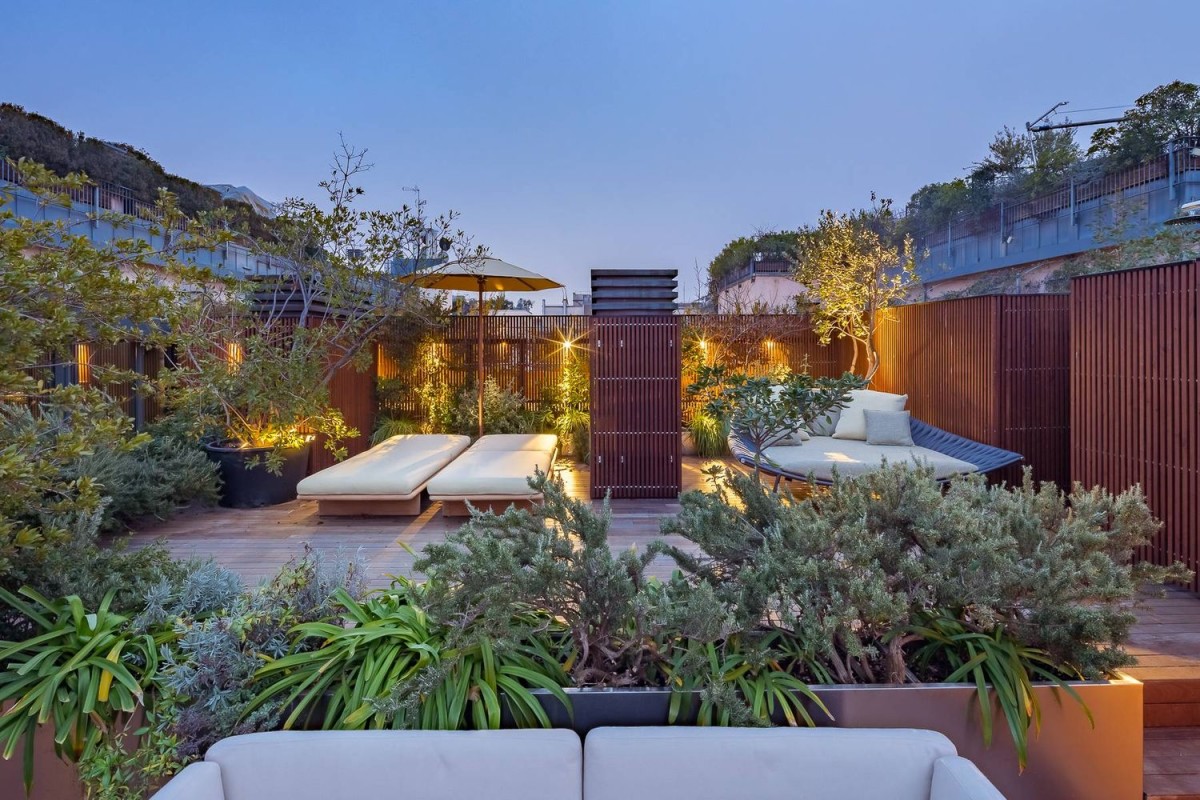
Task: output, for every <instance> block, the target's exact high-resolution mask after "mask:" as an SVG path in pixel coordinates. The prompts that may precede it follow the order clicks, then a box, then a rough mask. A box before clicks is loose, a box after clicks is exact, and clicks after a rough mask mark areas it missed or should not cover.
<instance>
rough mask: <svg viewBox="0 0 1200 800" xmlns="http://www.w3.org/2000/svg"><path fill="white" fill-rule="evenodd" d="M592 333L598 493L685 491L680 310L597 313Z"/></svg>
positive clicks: (655, 494)
mask: <svg viewBox="0 0 1200 800" xmlns="http://www.w3.org/2000/svg"><path fill="white" fill-rule="evenodd" d="M592 340H593V343H592V348H591V349H592V363H591V410H592V442H591V450H592V487H591V491H592V496H593V497H603V496H604V495H605V494H606V493H610V492H611V494H612V496H613V497H677V496H678V495H679V492H680V489H681V488H682V479H683V478H682V471H681V470H682V467H681V463H682V462H681V456H682V454H681V452H680V435H679V431H680V427H681V415H680V403H679V397H680V391H681V386H680V383H681V381H680V363H679V349H680V340H679V317H676V316H660V317H650V316H642V317H595V318H593V319H592Z"/></svg>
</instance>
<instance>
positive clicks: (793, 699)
mask: <svg viewBox="0 0 1200 800" xmlns="http://www.w3.org/2000/svg"><path fill="white" fill-rule="evenodd" d="M777 638H778V634H774V633H772V634H768V635H767V636H766V637H765V639H764V640H763V641H760V642H757V643H756V644H755V645H754V646H753V647H743V646H742V641H741V638H740V636H739V635H736V634H735V635H733V636H730V637H729V638H728V639H726V640H725V641H724V642H721V643H718V642H701V641H697V640H691V639H689V640H687V641H686V642H684V643H683V644H682V646H681V647H680V648H679V650H678V652H677V653H676V654H675V655H674V657H673V658H672V659H671V665H670V667H668V668H667V676H668V681H669V685H670V687H671V689H672V690H673V694H672V696H671V703H670V710H669V716H668V721H669V722H671V723H672V724H674V723H677V722H685V721H686V720H687V717H688V715H689V714H690V713H691V712H692V711H693V709H695V707H696V702H695V699H694V698H695V695H696V694H697V693H698V694H699V700H700V703H699V709H698V711H697V712H696V724H698V725H734V724H747V723H749V724H760V725H769V724H771V722H772V721H773V720H775V719H776V718H778V717H780V716H781V717H782V718H783V719H784V720H785V721H786V722H787V724H788V725H791V726H793V727H795V726H798V725H800V724H801V721H803V723H804V724H805V725H807V726H809V727H812V726H813V725H815V724H816V723H815V722H814V720H813V718H812V714H810V713H809V711H808V708H806V707H805V700H807V701H808V702H810V703H812V704H813V705H815V706H816V707H817V708H819V709H821V711H823V712H825V714H826V715H827V716H830V718H832V715H831V714H830V713H829V709H828V708H826V707H825V704H824V703H823V702H822V701H821V698H820V697H818V696H817V695H816V693H814V692H813V690H812V689H810V688H809V687H808V684H806V683H805V682H804V681H802V680H800V679H799V678H797V677H796V676H795V675H793V674H792V673H791V672H789V671H788V670H787V669H785V668H784V665H783V664H782V663H781V654H780V653H778V652H776V651H775V648H774V645H775V643H776V639H777ZM739 702H740V707H739ZM739 711H740V712H741V713H740V714H739ZM747 712H748V713H747Z"/></svg>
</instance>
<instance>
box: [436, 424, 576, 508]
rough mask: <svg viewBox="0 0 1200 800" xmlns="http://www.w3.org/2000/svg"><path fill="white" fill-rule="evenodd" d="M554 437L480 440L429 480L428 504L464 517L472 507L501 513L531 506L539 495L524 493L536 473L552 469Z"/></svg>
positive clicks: (508, 436)
mask: <svg viewBox="0 0 1200 800" xmlns="http://www.w3.org/2000/svg"><path fill="white" fill-rule="evenodd" d="M557 449H558V437H557V436H555V435H553V434H549V433H530V434H493V435H490V436H483V437H481V438H480V439H479V441H477V442H476V443H475V444H473V445H472V446H471V447H470V448H469V449H468V450H467V451H466V452H465V453H463V454H462V455H460V456H459V457H458V458H456V459H454V462H453V463H452V464H450V466H448V467H446V468H445V469H443V470H442V471H441V472H439V473H438V474H437V475H435V476H434V477H433V479H432V480H430V481H429V499H430V500H440V501H441V502H442V515H443V516H447V517H463V516H467V514H469V513H470V512H469V511H468V509H467V502H468V501H469V502H470V503H471V504H472V505H474V506H475V507H477V508H494V509H496V510H497V511H502V510H504V509H505V508H507V507H508V506H510V505H516V506H517V507H530V506H532V505H533V504H534V503H537V502H540V501H541V499H542V496H541V494H539V493H538V492H535V491H534V490H533V489H531V488H529V479H530V478H531V477H533V475H534V473H535V472H536V471H538V470H540V471H542V472H549V471H550V469H551V467H553V466H554V456H555V453H556V451H557Z"/></svg>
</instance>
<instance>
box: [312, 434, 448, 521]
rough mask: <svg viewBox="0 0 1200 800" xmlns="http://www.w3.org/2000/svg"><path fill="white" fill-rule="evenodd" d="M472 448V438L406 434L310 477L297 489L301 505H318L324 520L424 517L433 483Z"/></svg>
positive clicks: (319, 512)
mask: <svg viewBox="0 0 1200 800" xmlns="http://www.w3.org/2000/svg"><path fill="white" fill-rule="evenodd" d="M470 444H471V437H469V436H453V435H449V434H402V435H400V436H393V437H392V438H390V439H387V440H386V441H383V442H380V443H379V444H377V445H375V446H374V447H372V448H371V449H370V450H367V451H365V452H362V453H359V454H358V455H356V456H353V457H351V458H348V459H346V460H345V461H342V462H340V463H337V464H334V465H333V466H331V467H327V468H325V469H323V470H321V471H320V472H316V473H314V474H312V475H309V476H308V477H307V478H305V479H304V480H302V481H300V483H299V484H298V485H297V486H296V496H297V497H299V498H300V499H301V500H316V501H317V513H318V514H321V515H322V516H330V515H332V516H347V515H359V514H367V515H396V516H414V515H416V514H420V513H421V492H422V490H424V488H425V485H426V484H427V483H428V482H429V479H430V478H432V477H433V476H434V475H437V474H438V472H440V471H441V470H442V469H444V468H445V466H446V465H447V464H449V463H451V462H453V461H454V459H455V458H457V457H458V456H459V454H461V453H462V452H463V451H464V450H466V449H467V447H468V446H469V445H470Z"/></svg>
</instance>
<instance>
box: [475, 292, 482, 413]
mask: <svg viewBox="0 0 1200 800" xmlns="http://www.w3.org/2000/svg"><path fill="white" fill-rule="evenodd" d="M475 327H476V328H477V329H478V336H479V342H478V348H477V350H476V352H477V356H478V360H479V372H478V374H477V375H476V376H475V388H476V391H477V394H478V401H479V435H480V437H482V436H483V278H480V279H479V320H478V323H477V324H476V326H475Z"/></svg>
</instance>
